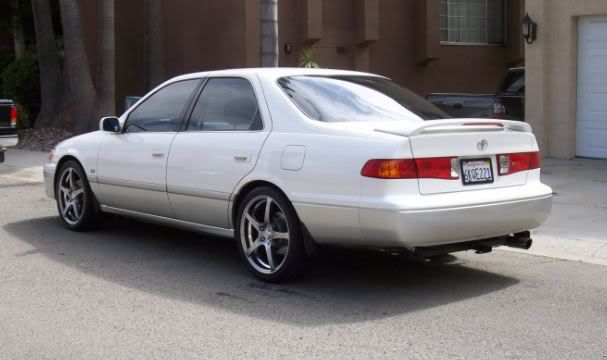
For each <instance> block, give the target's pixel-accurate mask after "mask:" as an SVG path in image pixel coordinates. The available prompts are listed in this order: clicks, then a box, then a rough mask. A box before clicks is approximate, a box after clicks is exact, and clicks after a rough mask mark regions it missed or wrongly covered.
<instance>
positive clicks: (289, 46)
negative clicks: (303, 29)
mask: <svg viewBox="0 0 607 360" xmlns="http://www.w3.org/2000/svg"><path fill="white" fill-rule="evenodd" d="M284 51H285V54H287V55H291V53H292V52H293V44H292V43H290V42H288V43H285V47H284Z"/></svg>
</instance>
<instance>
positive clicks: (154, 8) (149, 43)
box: [144, 0, 166, 91]
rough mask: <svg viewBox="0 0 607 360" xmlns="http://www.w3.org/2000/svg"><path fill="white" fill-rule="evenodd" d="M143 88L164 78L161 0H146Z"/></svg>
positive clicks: (156, 83)
mask: <svg viewBox="0 0 607 360" xmlns="http://www.w3.org/2000/svg"><path fill="white" fill-rule="evenodd" d="M144 6H145V82H146V83H145V88H146V91H149V90H151V89H152V88H154V87H156V86H157V85H159V84H160V83H162V82H163V81H164V80H165V77H166V75H165V72H164V42H163V40H164V36H163V21H162V0H146V1H145V3H144Z"/></svg>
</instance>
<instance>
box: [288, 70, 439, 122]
mask: <svg viewBox="0 0 607 360" xmlns="http://www.w3.org/2000/svg"><path fill="white" fill-rule="evenodd" d="M278 84H279V85H280V86H281V87H282V88H283V90H284V91H285V92H286V94H287V95H288V96H289V97H290V98H291V99H292V100H293V101H294V102H295V104H297V106H299V108H300V109H301V110H302V111H303V112H304V113H306V114H307V115H308V116H309V117H311V118H312V119H315V120H319V121H325V122H354V121H419V120H420V119H423V120H431V119H445V118H448V117H449V116H448V115H447V114H445V113H444V112H442V111H441V110H439V109H438V108H437V107H436V106H434V105H432V104H431V103H430V102H428V101H427V100H425V99H423V98H422V97H420V96H418V95H416V94H415V93H413V92H412V91H410V90H407V89H405V88H403V87H400V86H398V85H396V84H395V83H393V82H392V81H390V80H388V79H385V78H380V77H371V76H338V77H327V76H290V77H284V78H281V79H279V80H278Z"/></svg>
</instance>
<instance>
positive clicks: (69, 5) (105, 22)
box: [59, 0, 116, 133]
mask: <svg viewBox="0 0 607 360" xmlns="http://www.w3.org/2000/svg"><path fill="white" fill-rule="evenodd" d="M100 5H101V31H100V36H99V40H98V45H99V49H100V50H99V55H98V56H99V61H98V63H99V64H100V65H99V76H98V81H99V86H98V87H97V88H96V87H95V86H94V84H93V80H92V76H91V70H90V65H89V60H88V56H87V53H86V50H85V48H84V41H83V34H82V25H81V20H80V9H79V7H78V2H77V0H60V1H59V6H60V10H61V23H62V25H63V41H64V47H65V60H66V64H67V68H68V69H67V73H68V78H69V86H70V92H71V100H72V102H71V105H72V118H73V121H74V124H73V130H74V132H75V133H83V132H86V131H89V130H92V129H95V128H96V127H97V122H98V121H99V117H100V116H102V115H111V114H114V113H115V111H116V108H115V95H114V94H115V90H114V88H115V41H114V16H115V14H114V0H101V4H100Z"/></svg>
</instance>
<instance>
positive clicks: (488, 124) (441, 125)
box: [375, 119, 531, 136]
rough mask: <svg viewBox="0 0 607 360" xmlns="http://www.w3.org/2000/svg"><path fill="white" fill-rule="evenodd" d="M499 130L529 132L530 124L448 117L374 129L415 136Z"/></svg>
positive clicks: (387, 132)
mask: <svg viewBox="0 0 607 360" xmlns="http://www.w3.org/2000/svg"><path fill="white" fill-rule="evenodd" d="M464 126H465V127H464ZM496 130H498V131H501V130H511V131H520V132H527V133H530V132H531V126H530V125H529V124H527V123H526V122H522V121H512V120H497V119H482V120H471V119H450V120H428V121H425V122H424V123H422V124H420V126H417V127H414V128H411V129H381V128H379V129H375V131H378V132H382V133H386V134H393V135H400V136H415V135H421V134H424V133H440V132H468V131H496Z"/></svg>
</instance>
